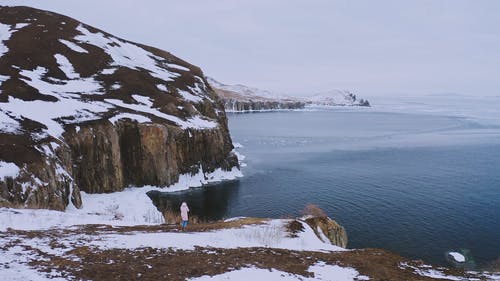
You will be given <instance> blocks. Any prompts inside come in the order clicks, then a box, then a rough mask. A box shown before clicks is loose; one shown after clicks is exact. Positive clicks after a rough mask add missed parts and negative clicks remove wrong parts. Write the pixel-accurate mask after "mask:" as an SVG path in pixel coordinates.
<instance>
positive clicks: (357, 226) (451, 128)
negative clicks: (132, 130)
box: [162, 109, 500, 264]
mask: <svg viewBox="0 0 500 281" xmlns="http://www.w3.org/2000/svg"><path fill="white" fill-rule="evenodd" d="M229 125H230V130H231V136H232V138H233V141H234V142H235V143H240V144H242V145H243V147H242V148H239V149H238V151H239V152H240V153H241V154H243V155H245V156H246V159H245V161H244V162H245V163H246V166H245V167H243V168H242V171H243V173H244V175H245V177H243V178H242V179H241V180H240V181H238V182H228V183H223V184H219V185H214V186H210V187H206V188H197V189H191V190H189V191H187V192H182V193H174V194H168V195H165V196H164V197H162V199H163V201H164V202H168V204H172V205H173V206H178V205H179V204H180V202H181V201H183V200H186V201H188V202H189V204H190V207H191V209H192V213H193V214H196V215H199V216H200V217H204V218H207V219H220V218H223V217H233V216H258V217H275V218H279V217H285V216H290V215H292V216H295V215H299V214H300V211H301V210H302V209H303V208H304V206H305V205H306V204H308V203H314V204H317V205H319V206H320V207H321V208H323V209H324V210H325V211H326V213H327V214H328V215H329V216H331V217H332V218H334V219H335V220H337V221H338V222H339V223H340V224H342V225H343V226H344V227H345V228H346V230H347V232H348V236H349V245H348V246H349V247H350V248H364V247H378V248H384V249H388V250H391V251H394V252H397V253H399V254H401V255H403V256H406V257H409V258H416V259H424V260H426V261H428V262H433V263H437V264H446V260H445V255H446V254H445V253H446V252H447V251H450V250H458V251H462V252H464V253H465V254H466V255H467V256H468V257H469V258H470V259H471V261H474V262H475V263H477V264H484V263H487V262H491V261H493V260H495V259H497V258H500V129H499V127H498V126H495V125H491V124H489V125H482V124H481V123H480V122H477V121H471V120H468V119H465V118H460V117H452V116H441V115H429V114H407V113H385V112H376V111H373V110H361V109H357V110H318V111H301V112H273V113H254V114H233V115H230V116H229Z"/></svg>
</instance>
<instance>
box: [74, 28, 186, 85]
mask: <svg viewBox="0 0 500 281" xmlns="http://www.w3.org/2000/svg"><path fill="white" fill-rule="evenodd" d="M76 30H77V31H79V32H80V33H81V35H77V36H75V40H78V41H79V42H82V43H87V44H91V45H94V46H97V47H99V48H101V49H103V50H104V51H105V52H106V53H107V54H108V55H109V56H110V57H111V58H112V60H113V63H112V65H114V66H122V67H128V68H131V69H136V70H139V69H140V68H143V69H146V70H148V71H149V72H150V74H151V75H152V76H154V77H156V78H159V79H162V80H164V81H172V80H173V79H172V78H174V77H176V76H178V74H175V73H172V72H170V71H168V70H166V69H164V68H161V67H159V66H158V65H157V60H158V61H163V60H164V59H163V58H160V57H158V56H155V55H154V54H153V53H151V52H148V51H146V50H144V49H142V48H140V47H139V46H137V45H135V44H132V43H129V42H126V41H123V40H120V39H118V38H114V37H107V36H105V35H104V34H103V33H101V32H97V33H93V32H91V31H89V30H88V29H87V28H85V27H84V26H83V25H81V24H80V25H79V26H78V27H77V28H76Z"/></svg>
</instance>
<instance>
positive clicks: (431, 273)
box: [400, 263, 463, 281]
mask: <svg viewBox="0 0 500 281" xmlns="http://www.w3.org/2000/svg"><path fill="white" fill-rule="evenodd" d="M422 267H423V266H422ZM400 268H402V269H405V268H410V269H413V270H414V273H415V274H418V275H420V276H425V277H430V278H435V279H446V280H456V281H460V280H463V279H462V278H460V277H457V276H453V275H447V274H445V273H443V272H442V271H439V270H436V269H432V268H419V267H416V266H412V265H409V264H408V263H401V265H400Z"/></svg>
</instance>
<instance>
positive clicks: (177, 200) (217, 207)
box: [148, 181, 240, 221]
mask: <svg viewBox="0 0 500 281" xmlns="http://www.w3.org/2000/svg"><path fill="white" fill-rule="evenodd" d="M239 186H240V183H239V181H228V182H223V183H219V184H211V185H205V186H203V187H200V188H191V189H189V190H187V191H182V192H173V193H169V192H161V191H150V192H148V195H149V197H150V198H151V199H152V200H153V204H155V206H156V207H157V208H158V210H160V211H162V212H164V211H166V210H174V211H178V210H179V208H180V206H181V203H182V202H184V201H186V202H187V203H188V205H189V209H190V215H194V216H197V217H198V218H200V219H201V220H204V221H212V220H219V219H222V218H224V217H225V216H226V215H227V214H228V213H229V212H230V210H229V208H230V206H231V204H230V203H229V202H231V201H232V200H234V199H235V198H236V197H238V191H239Z"/></svg>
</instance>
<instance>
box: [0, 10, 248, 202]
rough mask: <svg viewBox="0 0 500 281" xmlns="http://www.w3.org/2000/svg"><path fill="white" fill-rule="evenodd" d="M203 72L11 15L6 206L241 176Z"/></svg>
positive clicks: (148, 50)
mask: <svg viewBox="0 0 500 281" xmlns="http://www.w3.org/2000/svg"><path fill="white" fill-rule="evenodd" d="M232 149H233V145H232V142H231V138H230V135H229V132H228V127H227V119H226V115H225V112H224V107H223V104H222V103H221V102H220V100H219V98H218V97H217V95H216V94H215V92H214V91H213V90H212V88H211V87H210V86H209V84H208V82H207V81H206V79H205V76H204V75H203V73H202V71H201V70H200V69H199V68H198V67H196V66H193V65H191V64H189V63H187V62H185V61H183V60H181V59H179V58H177V57H175V56H173V55H172V54H170V53H168V52H165V51H162V50H159V49H156V48H153V47H149V46H145V45H141V44H137V43H133V42H130V41H127V40H123V39H120V38H117V37H115V36H113V35H111V34H108V33H106V32H104V31H101V30H99V29H96V28H93V27H91V26H88V25H86V24H83V23H80V22H78V21H76V20H74V19H72V18H69V17H66V16H63V15H60V14H56V13H52V12H47V11H43V10H38V9H33V8H28V7H0V207H2V206H6V207H29V208H49V209H56V210H64V209H65V208H66V207H67V206H68V204H71V205H74V206H75V207H81V205H82V202H81V197H80V191H85V192H87V193H110V192H115V191H120V190H123V189H124V187H127V186H144V185H154V186H169V185H171V184H174V183H176V182H177V181H178V180H179V177H180V176H182V175H195V174H196V175H198V176H199V175H200V174H203V175H207V174H209V173H212V172H224V171H231V170H234V169H238V168H239V167H238V161H237V158H236V156H235V155H234V154H233V153H232V152H231V151H232Z"/></svg>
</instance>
